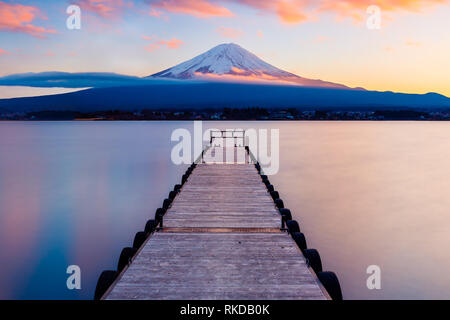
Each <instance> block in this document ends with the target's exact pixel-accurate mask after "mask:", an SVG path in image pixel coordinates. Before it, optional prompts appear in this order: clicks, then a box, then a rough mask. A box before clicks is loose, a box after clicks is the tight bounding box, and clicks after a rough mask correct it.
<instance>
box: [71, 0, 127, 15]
mask: <svg viewBox="0 0 450 320" xmlns="http://www.w3.org/2000/svg"><path fill="white" fill-rule="evenodd" d="M75 3H76V4H78V5H79V6H80V8H81V9H82V10H83V11H87V12H91V13H94V14H96V15H97V16H100V17H102V18H107V19H116V18H118V17H119V16H121V15H122V14H123V13H124V11H125V10H126V9H127V8H131V7H132V6H133V3H132V2H130V1H125V0H78V1H76V2H75Z"/></svg>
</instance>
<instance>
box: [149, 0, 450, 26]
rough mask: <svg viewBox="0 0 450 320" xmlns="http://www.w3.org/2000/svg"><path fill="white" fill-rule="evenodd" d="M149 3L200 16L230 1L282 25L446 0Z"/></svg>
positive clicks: (218, 12)
mask: <svg viewBox="0 0 450 320" xmlns="http://www.w3.org/2000/svg"><path fill="white" fill-rule="evenodd" d="M147 2H150V3H151V6H152V7H154V8H158V9H160V10H165V11H168V12H171V13H179V14H188V15H193V16H196V17H200V18H207V17H231V16H233V13H232V12H231V11H230V9H228V8H227V6H228V5H230V4H240V5H243V6H247V7H251V8H253V9H256V10H258V11H259V12H261V13H268V14H273V15H276V16H278V18H279V19H280V21H281V22H283V23H286V24H298V23H301V22H305V21H308V20H312V19H313V18H314V15H315V14H317V13H320V12H331V13H335V14H336V15H337V16H338V17H339V18H341V19H342V18H351V19H353V20H356V21H361V20H363V19H364V18H365V17H366V16H367V13H366V9H367V7H368V6H370V5H378V6H379V7H380V8H381V9H382V10H383V11H389V12H396V11H413V12H420V11H422V10H423V9H426V8H429V7H433V6H435V5H438V4H447V3H448V2H449V0H340V1H336V0H153V1H151V0H148V1H147Z"/></svg>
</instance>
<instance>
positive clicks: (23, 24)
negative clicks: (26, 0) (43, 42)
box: [0, 1, 56, 38]
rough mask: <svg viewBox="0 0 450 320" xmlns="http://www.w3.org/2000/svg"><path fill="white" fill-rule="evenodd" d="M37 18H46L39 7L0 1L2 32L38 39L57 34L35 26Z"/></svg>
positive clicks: (0, 26)
mask: <svg viewBox="0 0 450 320" xmlns="http://www.w3.org/2000/svg"><path fill="white" fill-rule="evenodd" d="M36 17H41V18H45V17H44V16H43V15H42V14H41V12H40V10H39V9H38V8H37V7H33V6H25V5H21V4H10V3H6V2H3V1H0V30H4V31H10V32H21V33H26V34H29V35H32V36H34V37H38V38H45V35H46V34H49V33H56V31H55V30H51V29H46V28H44V27H40V26H36V25H33V24H32V22H33V20H34V19H35V18H36Z"/></svg>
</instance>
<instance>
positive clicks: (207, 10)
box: [151, 0, 233, 18]
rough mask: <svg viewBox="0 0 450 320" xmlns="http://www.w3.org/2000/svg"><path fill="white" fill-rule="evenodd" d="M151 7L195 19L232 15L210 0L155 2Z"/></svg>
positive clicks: (157, 0) (163, 0)
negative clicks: (190, 16)
mask: <svg viewBox="0 0 450 320" xmlns="http://www.w3.org/2000/svg"><path fill="white" fill-rule="evenodd" d="M151 3H152V6H153V7H155V8H159V9H163V10H166V11H168V12H171V13H181V14H188V15H192V16H195V17H197V18H209V17H231V16H233V14H232V13H231V11H230V10H228V9H227V8H225V7H223V6H221V5H220V4H218V3H217V1H211V0H156V1H152V2H151Z"/></svg>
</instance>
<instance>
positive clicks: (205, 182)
mask: <svg viewBox="0 0 450 320" xmlns="http://www.w3.org/2000/svg"><path fill="white" fill-rule="evenodd" d="M240 149H242V150H244V148H239V147H238V148H232V150H230V149H223V148H211V149H210V150H209V153H207V154H205V156H204V162H205V163H201V164H198V165H197V167H196V168H195V169H194V171H193V172H192V174H191V175H190V177H189V179H188V181H187V182H186V183H185V184H184V185H183V188H182V189H181V192H180V193H179V194H178V195H177V197H176V198H175V199H174V201H173V203H172V205H171V207H170V208H169V209H168V210H167V213H166V215H165V216H164V220H163V228H162V230H159V231H158V232H155V233H154V234H153V235H152V236H151V237H149V239H148V240H147V241H146V243H144V245H143V246H142V247H141V249H140V250H139V252H138V253H137V255H136V256H135V258H134V259H133V262H132V263H131V264H130V265H129V266H128V268H126V269H125V270H124V271H123V272H122V273H121V274H120V275H119V277H118V279H117V280H116V281H115V283H114V284H113V285H112V286H111V288H110V289H109V290H108V291H107V292H106V293H105V295H104V296H103V298H104V299H181V300H196V299H243V300H247V299H329V296H328V294H327V293H326V290H325V289H324V288H323V287H322V285H321V284H320V282H319V281H318V279H317V277H316V275H315V274H314V272H313V271H312V270H311V269H310V268H309V267H308V266H307V264H306V260H305V258H304V257H303V255H302V253H301V251H300V250H299V249H298V247H297V246H296V244H295V242H294V240H292V238H291V237H290V236H289V235H288V234H287V233H286V232H284V231H281V230H280V227H281V219H280V215H279V214H278V211H277V209H276V207H275V205H274V202H273V200H272V198H271V197H270V195H269V193H268V192H267V189H266V187H265V185H264V184H263V183H262V181H261V178H260V176H259V174H258V172H257V170H256V169H255V167H254V165H252V164H250V163H249V161H248V155H245V158H244V160H243V161H239V159H238V161H237V164H227V163H217V161H216V160H215V159H217V157H216V156H217V155H218V154H221V153H223V152H225V153H226V152H227V151H228V152H231V153H233V154H234V161H235V162H236V158H237V157H238V155H239V154H242V153H241V151H242V150H240ZM241 160H242V159H241Z"/></svg>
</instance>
